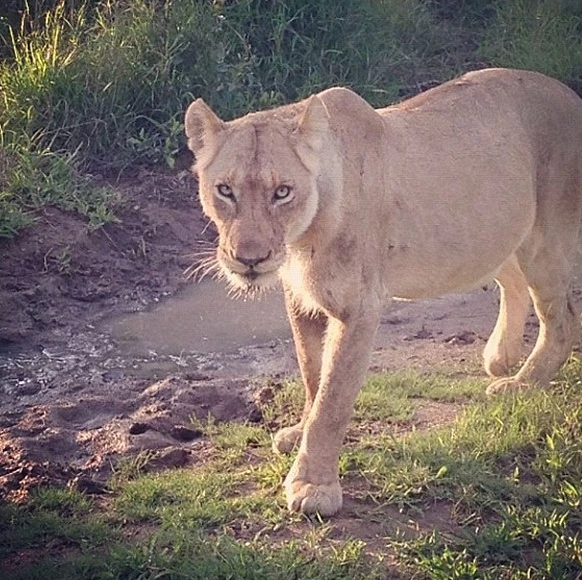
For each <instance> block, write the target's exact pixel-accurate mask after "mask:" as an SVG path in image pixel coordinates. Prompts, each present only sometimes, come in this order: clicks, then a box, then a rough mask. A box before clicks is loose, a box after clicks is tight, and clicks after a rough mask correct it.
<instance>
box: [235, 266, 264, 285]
mask: <svg viewBox="0 0 582 580" xmlns="http://www.w3.org/2000/svg"><path fill="white" fill-rule="evenodd" d="M239 275H240V276H242V278H244V279H245V280H247V281H248V282H254V281H255V280H256V279H257V278H258V277H259V276H260V275H261V273H260V272H257V271H256V270H255V269H253V268H251V269H249V270H247V271H246V272H243V273H242V274H239Z"/></svg>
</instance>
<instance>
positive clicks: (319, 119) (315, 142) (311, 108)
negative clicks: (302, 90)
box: [299, 95, 329, 153]
mask: <svg viewBox="0 0 582 580" xmlns="http://www.w3.org/2000/svg"><path fill="white" fill-rule="evenodd" d="M328 129H329V113H328V111H327V107H326V106H325V105H324V104H323V101H322V100H321V99H320V98H319V97H318V96H317V95H313V96H312V97H309V100H308V101H307V106H306V107H305V111H303V115H302V116H301V119H300V121H299V134H300V135H301V137H302V140H303V141H304V142H305V143H306V144H307V145H308V146H309V148H310V149H311V150H312V151H314V152H316V153H317V152H319V149H320V148H321V143H322V141H323V136H324V135H325V134H326V133H327V131H328Z"/></svg>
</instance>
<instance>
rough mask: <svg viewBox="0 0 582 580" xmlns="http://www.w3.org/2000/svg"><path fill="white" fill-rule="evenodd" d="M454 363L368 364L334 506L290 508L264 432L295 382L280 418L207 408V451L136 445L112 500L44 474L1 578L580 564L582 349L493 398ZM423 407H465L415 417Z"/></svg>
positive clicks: (7, 532)
mask: <svg viewBox="0 0 582 580" xmlns="http://www.w3.org/2000/svg"><path fill="white" fill-rule="evenodd" d="M458 375H459V373H458V371H457V372H455V373H440V374H434V375H425V374H418V373H412V372H408V373H404V374H398V375H386V374H380V375H376V376H374V377H371V378H370V380H369V381H368V382H367V384H366V387H365V388H364V390H363V392H362V394H361V396H360V398H359V400H358V404H357V409H356V415H355V418H354V419H353V421H352V423H351V426H350V430H349V433H348V437H347V441H346V444H345V449H344V453H343V455H342V460H341V465H340V471H341V476H342V479H343V482H344V483H343V485H344V491H345V493H346V496H347V497H348V498H350V500H349V501H348V503H347V507H346V508H345V510H344V512H343V513H342V514H340V515H339V516H338V517H337V518H333V519H331V520H329V521H327V522H322V521H320V520H318V519H317V518H314V519H305V518H303V517H301V516H298V515H290V514H288V513H287V511H286V509H285V505H284V498H283V495H282V490H281V483H282V480H283V478H284V476H285V474H286V472H287V470H288V468H289V466H290V463H291V458H289V457H281V456H276V455H272V453H271V451H270V438H271V435H272V428H276V423H274V421H275V419H274V418H275V417H278V415H279V414H280V413H285V414H286V417H284V418H283V420H284V422H290V420H291V419H290V417H292V416H294V415H295V416H296V415H297V414H298V413H299V411H300V400H299V396H298V390H299V387H298V385H297V384H295V383H288V384H285V385H282V386H280V388H279V389H277V391H276V392H275V396H274V399H273V401H271V402H270V403H268V404H266V407H265V409H264V415H265V417H266V419H267V421H266V422H267V424H269V425H270V427H271V429H267V428H266V427H265V426H263V425H246V424H243V425H241V424H229V423H226V424H217V423H214V422H212V421H210V422H207V423H204V424H201V423H198V426H199V427H202V428H203V430H204V432H205V441H206V446H207V449H206V450H207V453H205V455H204V457H206V459H205V460H204V461H202V462H200V463H199V464H198V465H194V466H193V467H192V468H189V469H176V470H166V471H163V472H160V473H145V472H143V471H142V470H141V469H140V465H143V464H145V461H143V462H140V461H139V460H136V461H134V463H133V464H132V465H133V466H132V469H120V470H119V471H118V472H117V473H116V475H115V477H114V478H113V479H112V481H111V484H110V493H109V494H108V495H106V496H104V497H98V498H97V499H95V498H93V497H89V496H84V495H82V494H80V493H78V492H75V491H70V490H59V489H51V488H48V489H40V490H38V491H37V492H36V493H35V494H34V495H33V496H32V497H31V498H30V499H29V500H28V502H27V503H25V504H24V505H20V506H16V505H11V504H4V505H2V506H1V507H0V558H1V559H2V560H3V563H2V562H0V570H2V574H3V575H2V577H3V578H4V577H5V578H26V579H29V578H43V579H44V578H55V579H56V578H65V577H66V578H253V579H263V578H265V579H266V578H274V577H281V578H323V579H326V578H329V579H332V578H334V579H335V578H351V579H358V578H370V579H373V578H385V577H386V574H387V573H388V571H390V573H392V574H394V575H395V576H394V577H400V578H431V579H432V578H434V579H437V578H438V579H449V578H507V579H513V578H524V579H525V578H540V579H541V578H576V577H577V575H578V574H579V573H580V571H581V570H582V535H581V532H580V530H581V529H582V509H581V508H582V388H581V387H582V362H580V361H578V360H572V361H571V362H570V363H569V364H568V365H567V367H566V368H565V370H564V372H563V373H562V375H561V376H560V378H559V379H558V380H557V381H556V382H555V383H554V384H553V385H552V386H551V387H550V388H549V389H547V390H544V391H532V392H529V393H524V394H518V395H506V396H502V397H499V398H495V399H492V400H489V399H486V398H485V397H484V396H483V394H482V393H483V388H484V383H483V381H477V380H474V379H461V378H458ZM395 401H396V403H395ZM426 405H433V406H434V405H437V406H438V405H441V406H445V407H447V406H448V407H452V408H454V410H455V412H454V413H452V414H451V415H450V418H449V421H448V422H447V423H446V424H444V425H441V426H437V427H431V428H429V427H427V426H426V425H424V426H423V427H422V428H417V429H415V428H414V424H415V416H416V414H417V413H418V410H419V409H421V408H423V407H425V406H426ZM279 418H280V417H279ZM379 425H382V428H381V429H379V427H378V426H379ZM404 426H406V427H407V428H406V429H405V430H404V429H403V427H404ZM350 502H351V503H350ZM350 506H351V507H350ZM23 554H24V555H25V556H26V557H25V560H24V563H23V564H20V565H15V563H17V562H19V561H20V560H19V558H21V557H22V555H23Z"/></svg>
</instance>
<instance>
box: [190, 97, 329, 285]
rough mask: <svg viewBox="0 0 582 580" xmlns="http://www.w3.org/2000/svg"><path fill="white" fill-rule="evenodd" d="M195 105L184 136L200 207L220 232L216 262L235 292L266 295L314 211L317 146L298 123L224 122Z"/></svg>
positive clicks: (255, 118)
mask: <svg viewBox="0 0 582 580" xmlns="http://www.w3.org/2000/svg"><path fill="white" fill-rule="evenodd" d="M199 103H200V101H196V102H195V103H194V104H193V105H191V107H190V109H189V110H188V113H187V116H186V130H187V134H188V136H189V138H190V139H189V144H190V146H191V148H192V149H193V151H194V152H195V154H196V158H197V163H196V168H197V171H198V177H199V184H200V199H201V202H202V207H203V209H204V212H205V213H206V215H207V216H208V217H210V219H212V221H213V222H214V223H215V224H216V227H217V229H218V233H219V245H218V250H217V259H218V262H219V264H220V267H221V270H222V272H223V273H224V274H226V277H227V279H228V280H229V281H230V282H231V284H232V285H233V286H235V287H236V288H239V289H242V290H245V291H251V292H253V291H256V290H261V289H264V288H266V287H268V286H271V285H272V284H273V283H274V282H275V281H276V280H277V278H278V276H277V274H278V270H279V268H280V267H281V265H282V264H283V263H284V261H285V258H286V248H287V247H288V245H289V244H293V243H294V242H296V241H297V240H298V239H299V238H300V237H301V235H302V234H304V233H305V231H306V230H307V229H308V228H309V226H310V224H311V222H312V221H313V218H314V216H315V214H316V212H317V207H318V194H317V188H316V176H317V170H318V164H317V161H316V157H315V154H316V152H317V151H316V148H317V141H318V140H314V138H313V135H309V134H308V133H307V132H306V131H305V130H304V127H303V124H302V122H301V119H295V118H282V119H281V118H279V119H278V118H277V117H270V118H265V114H262V115H251V116H247V117H245V118H243V119H240V120H238V121H233V122H231V123H223V122H222V121H220V120H219V119H218V118H217V117H216V116H215V115H214V113H212V112H211V111H210V109H208V107H206V105H204V104H203V103H202V105H200V104H199ZM208 115H212V116H213V117H208ZM267 115H268V114H267ZM304 117H305V114H303V116H302V118H303V119H304ZM196 139H198V141H196Z"/></svg>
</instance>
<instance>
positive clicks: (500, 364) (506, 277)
mask: <svg viewBox="0 0 582 580" xmlns="http://www.w3.org/2000/svg"><path fill="white" fill-rule="evenodd" d="M495 281H496V282H497V285H498V286H499V291H500V300H499V315H498V317H497V322H496V323H495V328H494V329H493V332H492V333H491V336H490V337H489V340H488V341H487V344H486V346H485V349H484V350H483V361H484V365H485V370H486V371H487V374H489V375H491V376H493V377H505V376H508V375H509V373H510V370H511V368H512V367H514V366H515V365H516V364H517V363H518V362H519V360H520V359H521V355H522V345H523V331H524V328H525V321H526V318H527V315H528V313H529V309H530V297H529V293H528V288H527V280H526V278H525V276H524V274H523V272H522V271H521V268H520V267H519V264H518V262H517V258H516V256H515V254H513V255H512V256H511V257H510V258H509V259H508V260H507V261H506V262H505V263H504V264H503V266H502V267H501V270H500V271H499V274H498V275H497V277H496V279H495Z"/></svg>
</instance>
